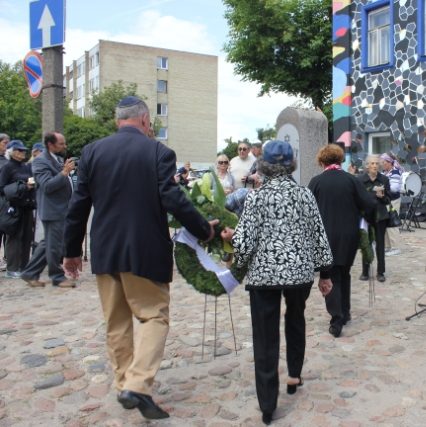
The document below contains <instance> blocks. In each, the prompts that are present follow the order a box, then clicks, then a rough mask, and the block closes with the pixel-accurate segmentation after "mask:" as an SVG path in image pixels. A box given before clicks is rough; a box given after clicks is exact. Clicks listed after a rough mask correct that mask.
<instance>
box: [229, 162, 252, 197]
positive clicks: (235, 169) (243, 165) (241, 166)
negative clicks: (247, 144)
mask: <svg viewBox="0 0 426 427" xmlns="http://www.w3.org/2000/svg"><path fill="white" fill-rule="evenodd" d="M255 161H256V158H255V157H254V156H252V157H250V156H248V157H247V158H245V159H244V160H243V159H241V158H240V157H239V156H236V157H234V158H233V159H231V162H230V167H229V172H231V174H232V177H233V178H234V187H235V189H236V190H237V189H238V188H243V187H244V183H243V182H242V181H241V179H242V178H243V177H245V176H248V175H249V173H250V168H251V167H252V166H253V163H254V162H255Z"/></svg>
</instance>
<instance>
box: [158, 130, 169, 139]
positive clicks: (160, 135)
mask: <svg viewBox="0 0 426 427" xmlns="http://www.w3.org/2000/svg"><path fill="white" fill-rule="evenodd" d="M157 138H158V139H167V128H160V129H159V131H158V135H157Z"/></svg>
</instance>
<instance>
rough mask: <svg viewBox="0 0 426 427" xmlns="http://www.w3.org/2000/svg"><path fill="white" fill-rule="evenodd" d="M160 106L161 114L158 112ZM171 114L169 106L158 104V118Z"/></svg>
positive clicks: (162, 103)
mask: <svg viewBox="0 0 426 427" xmlns="http://www.w3.org/2000/svg"><path fill="white" fill-rule="evenodd" d="M159 106H160V112H158V110H159V108H158V107H159ZM168 113H169V106H168V105H167V104H166V103H164V102H158V103H157V116H167V115H168Z"/></svg>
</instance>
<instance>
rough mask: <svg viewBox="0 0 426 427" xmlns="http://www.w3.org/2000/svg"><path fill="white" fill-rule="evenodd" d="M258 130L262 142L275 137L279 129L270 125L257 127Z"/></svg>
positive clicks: (258, 136)
mask: <svg viewBox="0 0 426 427" xmlns="http://www.w3.org/2000/svg"><path fill="white" fill-rule="evenodd" d="M256 132H257V139H258V140H259V141H260V142H265V141H268V140H270V139H274V138H275V137H276V136H277V131H276V130H275V128H270V127H266V128H258V129H256Z"/></svg>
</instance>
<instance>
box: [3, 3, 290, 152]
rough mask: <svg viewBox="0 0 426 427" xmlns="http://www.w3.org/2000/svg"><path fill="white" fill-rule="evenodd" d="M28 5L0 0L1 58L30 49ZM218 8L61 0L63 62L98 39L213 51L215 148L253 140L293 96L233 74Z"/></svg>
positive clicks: (220, 7)
mask: <svg viewBox="0 0 426 427" xmlns="http://www.w3.org/2000/svg"><path fill="white" fill-rule="evenodd" d="M37 1H39V0H37ZM50 1H54V0H50ZM29 3H30V2H29V1H28V0H0V40H1V41H2V42H1V43H0V59H1V60H2V61H5V62H8V63H14V62H16V61H19V60H22V59H23V58H24V56H25V55H26V53H27V52H28V51H29V50H30V48H29V46H30V42H29ZM124 5H125V7H124ZM224 12H225V7H224V5H223V3H222V1H221V0H124V1H123V0H122V1H111V0H110V1H107V0H66V35H65V37H66V40H65V44H64V47H65V52H66V54H65V57H64V65H70V63H71V61H72V60H73V59H77V58H79V57H80V56H82V55H83V53H84V50H89V49H90V48H92V47H93V46H95V45H96V44H97V43H98V40H99V39H103V40H113V41H121V42H125V43H133V44H141V45H145V46H154V47H162V48H166V49H177V50H184V51H188V52H196V53H203V54H210V55H217V56H218V57H219V75H218V148H221V147H223V146H224V145H225V143H224V142H223V141H224V139H225V138H229V137H232V138H233V140H238V139H243V138H248V139H249V140H250V141H255V140H256V139H257V133H256V129H257V128H265V127H273V126H274V125H275V121H276V118H277V116H278V115H279V113H280V112H281V110H282V109H284V108H285V107H287V106H289V105H291V104H293V103H294V102H295V101H296V99H295V98H294V97H290V96H288V95H285V94H272V95H270V96H269V95H266V96H263V97H258V94H259V92H260V86H259V85H256V84H254V83H251V82H243V81H242V78H241V76H237V75H234V73H233V65H232V64H230V63H227V62H226V54H225V52H224V51H223V46H224V44H225V43H226V41H227V38H228V27H227V22H226V19H225V18H224ZM6 41H9V42H6ZM0 96H1V94H0ZM4 131H6V130H4Z"/></svg>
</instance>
